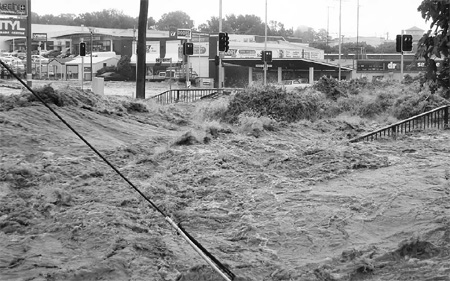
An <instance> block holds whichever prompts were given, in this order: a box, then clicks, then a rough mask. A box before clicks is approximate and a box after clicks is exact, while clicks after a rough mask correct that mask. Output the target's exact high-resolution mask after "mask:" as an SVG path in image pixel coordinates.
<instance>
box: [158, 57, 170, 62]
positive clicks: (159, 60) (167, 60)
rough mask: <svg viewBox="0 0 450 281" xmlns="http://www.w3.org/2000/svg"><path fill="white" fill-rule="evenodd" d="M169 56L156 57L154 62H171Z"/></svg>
mask: <svg viewBox="0 0 450 281" xmlns="http://www.w3.org/2000/svg"><path fill="white" fill-rule="evenodd" d="M171 61H172V59H171V58H156V62H171Z"/></svg>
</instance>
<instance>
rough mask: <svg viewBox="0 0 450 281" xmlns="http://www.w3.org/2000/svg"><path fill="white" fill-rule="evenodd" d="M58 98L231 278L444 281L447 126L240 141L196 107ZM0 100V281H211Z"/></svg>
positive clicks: (74, 146) (163, 231)
mask: <svg viewBox="0 0 450 281" xmlns="http://www.w3.org/2000/svg"><path fill="white" fill-rule="evenodd" d="M2 89H3V88H1V89H0V90H2ZM158 90H159V89H158ZM158 90H156V91H155V92H157V91H158ZM60 91H66V94H67V96H70V97H73V98H71V99H68V100H67V101H65V104H64V102H63V104H61V105H60V106H57V105H55V104H51V106H52V107H53V108H55V109H56V110H57V111H58V112H59V113H60V115H61V116H62V117H63V118H64V119H65V120H67V122H68V123H69V124H71V125H72V126H73V127H74V129H76V130H77V131H78V132H79V133H80V134H82V135H83V136H84V137H85V139H86V140H87V141H89V142H90V143H91V144H92V145H93V146H94V147H95V148H96V149H98V150H99V151H100V152H101V153H102V154H103V155H104V156H105V157H106V158H107V159H108V160H109V161H110V162H111V163H112V164H113V165H115V166H116V167H117V168H118V170H120V172H121V173H123V174H124V175H125V176H126V177H127V178H128V179H130V181H131V182H132V183H133V184H135V185H136V186H137V187H138V188H139V189H140V190H142V192H143V193H144V194H145V195H146V196H148V197H149V198H150V199H151V200H152V201H153V202H154V203H155V204H156V205H157V206H159V207H160V208H161V209H162V210H163V211H164V212H165V213H167V214H169V215H170V217H171V218H172V219H173V220H175V221H177V222H179V223H181V225H182V226H183V227H184V229H186V230H187V231H188V232H189V233H190V234H191V235H192V236H193V237H195V239H197V240H198V241H199V242H200V243H201V244H202V245H203V246H204V247H205V248H206V249H208V250H209V251H210V252H211V253H212V254H213V255H214V256H215V257H216V258H217V259H218V260H220V261H221V262H222V263H223V264H225V265H227V266H228V267H229V269H230V270H231V271H232V272H233V273H235V274H236V275H237V276H240V277H242V278H243V280H255V281H256V280H286V281H288V280H430V281H431V280H440V281H444V280H450V142H449V141H450V131H449V130H437V129H431V130H427V131H415V132H412V133H409V134H407V135H402V136H399V137H398V138H397V139H396V140H393V139H384V140H378V141H373V142H360V143H349V142H348V138H347V136H348V135H349V134H351V135H357V134H358V133H360V132H362V131H365V130H367V129H368V128H359V129H360V131H355V128H356V126H354V125H352V126H350V125H349V124H348V123H346V122H343V121H336V120H320V121H316V122H309V121H301V122H298V123H295V124H279V125H278V126H275V127H273V128H271V129H270V130H264V131H261V132H258V134H254V132H250V133H249V132H248V131H245V130H244V131H243V130H240V129H239V128H237V127H234V126H232V125H228V124H221V123H218V122H215V123H212V122H207V121H204V120H201V119H199V118H198V116H197V114H196V112H197V111H196V109H197V108H198V107H205V106H208V103H210V102H211V101H199V102H195V103H192V104H176V105H167V106H161V105H156V104H154V103H153V102H151V101H146V104H147V105H146V106H147V109H148V110H147V111H145V110H138V109H137V107H136V106H130V103H132V102H134V101H132V100H130V99H129V98H127V97H122V98H119V97H115V98H113V97H98V96H95V95H93V94H92V93H91V94H82V93H81V91H80V90H79V89H71V88H68V87H67V89H66V90H64V89H63V88H61V90H60ZM125 96H126V95H125ZM11 99H12V98H11ZM11 99H7V98H3V101H2V102H1V104H0V134H1V138H0V141H1V146H0V156H1V160H0V280H34V281H38V280H39V281H42V280H118V281H119V280H157V281H175V280H195V278H194V277H192V278H190V277H189V274H188V272H189V271H191V272H192V271H195V270H197V271H199V272H200V271H204V272H205V273H204V275H205V276H206V275H208V276H210V277H208V278H206V277H204V278H203V277H202V278H203V279H200V278H199V279H197V280H222V279H221V278H220V277H219V276H217V275H214V273H211V272H210V269H209V268H208V267H207V266H206V263H205V262H204V261H203V259H201V258H200V256H199V255H198V254H197V253H196V252H195V251H194V250H193V249H192V248H191V247H190V246H189V244H188V243H186V241H184V240H183V239H182V237H181V236H180V235H177V233H176V232H175V231H174V230H173V229H172V228H171V227H170V226H169V225H168V224H167V222H166V221H165V220H164V217H162V216H161V215H160V214H159V213H158V212H155V211H154V210H153V209H152V208H151V206H150V205H149V204H148V203H147V202H146V201H144V200H143V199H142V198H141V197H140V196H139V195H138V194H137V193H136V192H135V191H134V190H133V189H132V188H131V187H130V186H129V185H128V184H127V183H126V182H125V181H123V180H122V179H121V178H120V177H119V176H118V175H117V174H116V173H115V172H114V171H113V170H112V169H111V168H110V167H108V166H107V165H106V164H105V163H104V162H103V161H102V160H101V159H100V158H99V157H98V156H96V155H95V154H94V153H93V152H92V151H91V150H90V149H89V148H88V147H87V146H86V145H85V144H84V143H82V142H81V141H80V140H79V139H78V138H77V137H76V136H75V134H73V133H72V132H71V131H70V130H68V129H67V127H66V126H65V125H64V124H63V123H62V122H61V121H59V120H58V119H57V118H56V117H55V116H54V115H53V114H52V113H51V112H50V111H49V110H48V109H47V108H45V107H44V106H43V105H41V104H39V103H38V102H30V101H27V100H26V99H24V98H17V99H15V100H11ZM69 101H70V102H69ZM186 134H190V136H191V138H190V139H189V141H180V138H181V137H182V136H183V135H185V136H186ZM202 274H203V273H199V275H202ZM189 278H190V279H189Z"/></svg>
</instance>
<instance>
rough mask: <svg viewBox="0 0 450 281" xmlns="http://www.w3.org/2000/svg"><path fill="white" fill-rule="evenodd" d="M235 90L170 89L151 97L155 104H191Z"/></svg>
mask: <svg viewBox="0 0 450 281" xmlns="http://www.w3.org/2000/svg"><path fill="white" fill-rule="evenodd" d="M232 90H236V89H228V88H227V89H218V88H190V89H171V90H167V91H165V92H162V93H161V94H158V95H156V96H153V97H151V98H152V99H156V102H158V103H161V104H167V103H175V102H193V101H196V100H199V99H201V98H204V97H207V96H212V95H215V94H222V93H224V92H230V91H232Z"/></svg>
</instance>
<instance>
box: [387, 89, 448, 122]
mask: <svg viewBox="0 0 450 281" xmlns="http://www.w3.org/2000/svg"><path fill="white" fill-rule="evenodd" d="M446 104H449V101H448V100H446V99H444V98H443V97H441V96H439V95H436V94H430V92H421V93H419V94H408V95H405V96H401V97H399V98H397V99H396V100H395V102H394V105H393V107H392V115H394V117H396V118H397V119H406V118H409V117H412V116H414V115H417V114H420V113H423V112H426V111H428V110H431V109H433V108H436V107H439V106H442V105H446Z"/></svg>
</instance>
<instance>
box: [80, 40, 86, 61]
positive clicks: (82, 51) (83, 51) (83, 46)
mask: <svg viewBox="0 0 450 281" xmlns="http://www.w3.org/2000/svg"><path fill="white" fill-rule="evenodd" d="M80 56H82V57H84V56H86V43H84V42H81V43H80Z"/></svg>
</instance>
